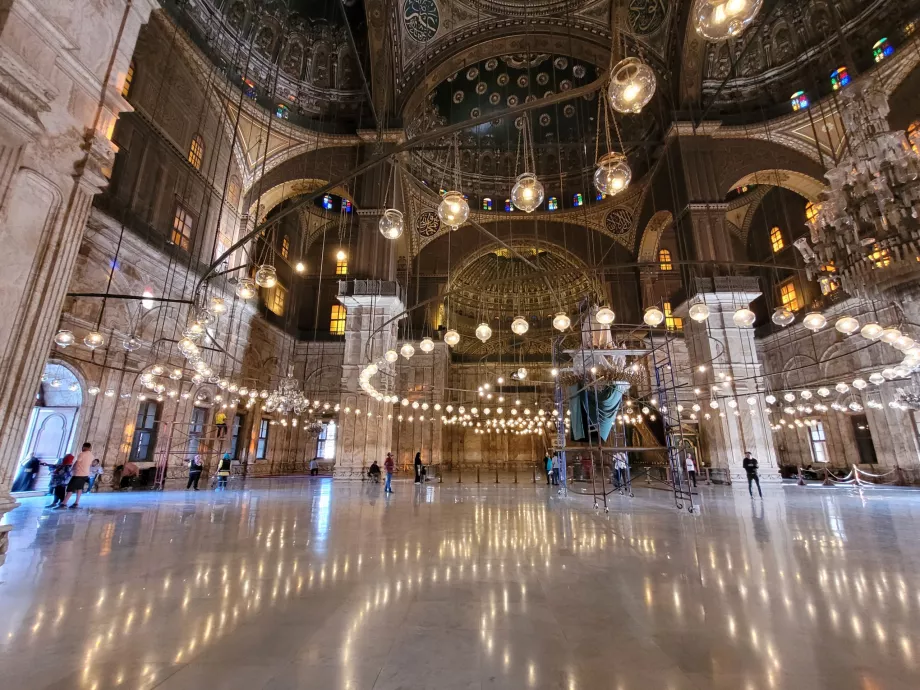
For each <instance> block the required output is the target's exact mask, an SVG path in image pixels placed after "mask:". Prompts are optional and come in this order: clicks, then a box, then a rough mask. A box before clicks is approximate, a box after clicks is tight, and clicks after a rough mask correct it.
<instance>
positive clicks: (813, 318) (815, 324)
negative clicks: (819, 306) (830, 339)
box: [802, 311, 827, 332]
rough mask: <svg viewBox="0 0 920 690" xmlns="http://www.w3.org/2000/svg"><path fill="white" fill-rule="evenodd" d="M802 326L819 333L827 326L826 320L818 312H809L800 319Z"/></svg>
mask: <svg viewBox="0 0 920 690" xmlns="http://www.w3.org/2000/svg"><path fill="white" fill-rule="evenodd" d="M802 325H803V326H805V328H807V329H808V330H810V331H813V332H814V331H820V330H821V329H822V328H824V327H825V326H826V325H827V319H826V318H825V317H824V314H822V313H820V312H817V311H810V312H808V313H807V314H805V318H803V319H802Z"/></svg>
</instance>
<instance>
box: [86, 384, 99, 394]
mask: <svg viewBox="0 0 920 690" xmlns="http://www.w3.org/2000/svg"><path fill="white" fill-rule="evenodd" d="M86 392H87V393H89V394H90V395H99V386H90V387H89V388H87V389H86Z"/></svg>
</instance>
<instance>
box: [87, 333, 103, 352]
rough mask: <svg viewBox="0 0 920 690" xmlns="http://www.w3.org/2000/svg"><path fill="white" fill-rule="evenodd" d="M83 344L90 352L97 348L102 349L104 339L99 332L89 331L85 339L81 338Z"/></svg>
mask: <svg viewBox="0 0 920 690" xmlns="http://www.w3.org/2000/svg"><path fill="white" fill-rule="evenodd" d="M83 344H84V345H86V347H88V348H89V349H90V350H95V349H96V348H97V347H102V346H103V345H104V344H105V338H104V337H103V336H102V333H100V332H99V331H90V332H89V333H87V334H86V337H85V338H83Z"/></svg>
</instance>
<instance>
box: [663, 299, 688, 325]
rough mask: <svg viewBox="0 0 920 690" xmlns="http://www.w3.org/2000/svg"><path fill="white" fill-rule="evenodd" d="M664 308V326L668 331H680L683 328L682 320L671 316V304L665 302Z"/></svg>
mask: <svg viewBox="0 0 920 690" xmlns="http://www.w3.org/2000/svg"><path fill="white" fill-rule="evenodd" d="M662 306H663V307H664V325H665V328H667V329H668V330H669V331H680V330H683V328H684V320H683V319H680V318H678V317H676V316H671V303H670V302H665V303H664V304H663V305H662Z"/></svg>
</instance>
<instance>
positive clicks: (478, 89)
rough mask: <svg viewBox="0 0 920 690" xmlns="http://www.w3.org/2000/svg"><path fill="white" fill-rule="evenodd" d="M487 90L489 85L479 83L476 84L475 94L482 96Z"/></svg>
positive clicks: (482, 82)
mask: <svg viewBox="0 0 920 690" xmlns="http://www.w3.org/2000/svg"><path fill="white" fill-rule="evenodd" d="M488 88H489V85H488V84H486V83H485V82H484V81H481V82H479V83H478V84H476V93H478V94H479V95H480V96H481V95H482V94H484V93H485V92H486V90H487V89H488Z"/></svg>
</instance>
